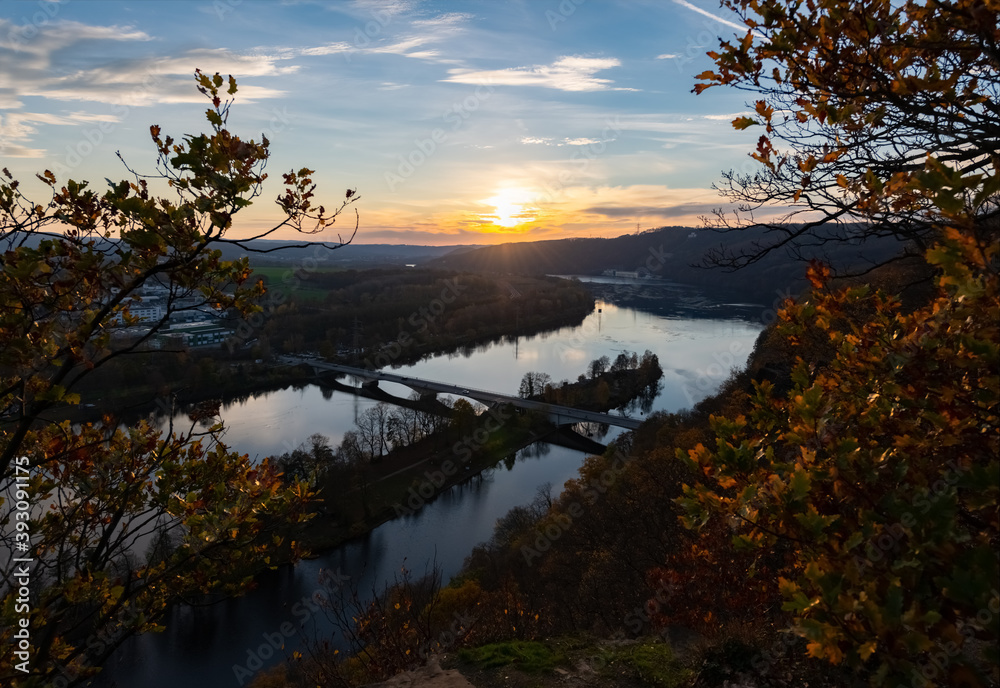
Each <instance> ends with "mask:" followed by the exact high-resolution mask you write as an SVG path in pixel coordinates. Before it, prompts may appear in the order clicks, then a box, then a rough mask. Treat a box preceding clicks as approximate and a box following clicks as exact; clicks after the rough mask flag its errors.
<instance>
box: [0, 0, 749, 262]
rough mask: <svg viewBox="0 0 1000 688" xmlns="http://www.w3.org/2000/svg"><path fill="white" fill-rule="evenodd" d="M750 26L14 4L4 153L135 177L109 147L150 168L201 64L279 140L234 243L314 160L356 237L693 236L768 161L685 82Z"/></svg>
mask: <svg viewBox="0 0 1000 688" xmlns="http://www.w3.org/2000/svg"><path fill="white" fill-rule="evenodd" d="M739 26H740V24H739V22H738V20H737V19H736V17H735V16H734V15H732V13H730V12H729V11H728V10H725V9H723V8H720V7H719V6H718V4H717V3H716V2H715V1H714V0H645V1H643V0H634V1H627V2H626V1H624V0H622V1H615V0H522V1H510V2H499V1H492V2H479V1H476V0H466V1H463V2H439V1H434V0H354V1H348V0H343V1H333V0H331V1H327V0H288V1H286V2H278V1H275V0H136V1H133V2H100V1H96V0H63V1H61V2H57V1H53V0H6V1H3V2H0V165H2V166H6V167H7V168H9V169H10V171H11V172H12V173H14V175H15V176H16V177H18V178H20V179H24V180H26V183H25V189H26V190H27V191H29V192H31V191H37V190H39V189H40V186H39V185H38V183H35V184H34V185H32V184H31V183H30V182H31V180H32V179H33V176H34V174H35V173H37V172H40V171H42V170H45V169H51V170H53V171H54V172H56V174H57V176H58V177H59V179H60V180H63V179H65V178H67V177H70V178H74V179H77V180H81V179H86V180H89V181H90V183H91V187H92V188H95V189H102V188H103V187H104V186H105V184H106V182H105V181H104V180H105V179H106V178H107V179H113V180H118V179H123V178H126V177H127V176H128V174H127V171H126V169H125V167H124V165H123V163H122V161H121V160H119V159H118V158H117V157H116V152H120V153H121V155H122V157H123V158H124V159H125V161H126V162H127V163H128V164H129V166H131V167H132V168H134V169H136V170H137V171H141V172H153V171H154V162H155V149H154V148H153V145H152V143H151V141H150V138H149V126H150V125H151V124H158V125H160V127H161V129H162V131H163V133H164V134H169V135H172V136H174V137H175V138H180V137H181V136H182V135H184V134H193V133H198V132H202V131H206V130H207V129H208V123H207V122H206V120H205V117H204V111H205V105H207V101H205V99H204V96H202V95H200V94H199V93H198V92H197V91H196V88H195V83H194V77H193V73H194V70H195V69H196V68H200V69H201V70H202V71H204V72H207V73H210V74H211V73H214V72H220V73H222V74H223V75H224V76H225V75H229V74H232V75H233V76H234V77H235V78H236V80H237V82H238V85H239V91H238V93H237V94H236V101H235V103H234V104H233V106H232V109H231V113H230V117H229V122H228V126H229V129H230V130H231V131H233V132H234V133H236V134H238V135H240V136H241V137H243V138H247V139H251V138H252V139H255V140H260V137H261V135H262V134H263V135H266V136H267V138H268V140H269V141H270V143H271V158H270V160H269V161H268V172H269V174H270V179H269V180H268V182H267V185H266V187H265V190H264V194H263V195H262V196H261V197H260V198H258V199H257V200H256V201H255V203H254V205H253V206H251V207H250V208H248V209H247V210H245V211H243V212H242V213H241V214H240V215H239V216H238V217H237V220H236V223H235V226H234V228H233V230H232V231H233V232H234V234H233V236H234V237H235V236H248V235H250V234H251V233H255V232H259V231H261V230H262V229H266V228H269V227H271V226H274V225H275V224H277V222H279V221H280V219H281V212H280V210H279V209H278V208H277V207H276V206H274V205H273V204H272V203H271V201H272V200H273V199H274V198H275V197H276V196H277V195H278V194H279V192H280V191H281V185H280V182H281V178H280V172H283V171H288V170H291V169H299V168H301V167H309V168H311V169H314V170H316V173H315V175H314V180H315V181H316V183H317V184H318V189H317V195H318V198H319V200H320V201H321V202H326V205H327V206H328V207H329V206H332V205H336V204H338V203H339V201H340V200H341V199H343V198H344V195H345V191H346V189H348V188H350V189H356V190H357V194H358V196H360V200H359V201H358V202H357V203H356V204H355V205H354V208H356V209H357V211H358V215H359V218H360V222H359V230H358V236H357V238H356V240H355V241H357V242H358V243H366V244H371V243H391V244H428V245H452V244H496V243H504V242H510V241H531V240H539V239H556V238H565V237H593V236H604V237H612V236H618V235H621V234H625V233H629V232H634V231H636V229H637V228H639V229H649V228H653V227H661V226H672V225H680V226H691V227H697V226H700V225H701V224H702V222H701V220H700V218H701V217H703V216H705V215H707V214H709V213H711V211H712V210H713V209H715V208H721V207H724V203H723V199H721V198H720V197H719V196H718V194H717V192H715V191H713V189H712V185H713V183H714V182H716V181H718V180H719V179H720V178H721V173H722V171H723V170H729V169H737V170H742V171H751V170H752V169H753V163H752V161H751V160H750V159H749V158H748V152H749V151H750V150H751V149H752V148H753V146H754V145H755V143H756V137H757V134H754V133H753V132H752V130H748V131H743V132H739V131H735V130H734V129H733V128H732V126H731V125H730V122H731V121H732V119H734V118H735V117H737V116H739V115H740V114H741V113H744V112H746V110H747V104H746V101H747V100H748V97H747V94H745V93H741V92H738V91H736V90H732V89H730V90H727V89H725V88H722V87H715V88H710V89H708V90H707V91H705V92H704V93H702V94H701V95H697V96H696V95H694V94H693V93H692V92H691V89H692V87H693V86H694V84H695V83H696V79H695V76H696V75H697V74H698V73H700V72H702V71H704V70H706V69H711V68H712V66H713V65H712V62H711V60H710V59H709V58H708V57H707V56H706V55H705V52H706V51H708V50H711V49H713V48H714V47H716V45H717V41H718V38H717V37H719V36H721V37H724V38H731V37H732V36H734V35H736V34H737V33H739V35H741V36H742V35H743V34H744V33H745V30H744V31H739ZM353 227H354V216H353V213H352V214H351V215H350V216H341V217H340V218H339V219H338V222H337V223H336V224H335V225H334V226H333V227H332V228H331V229H329V230H327V231H326V232H325V233H324V234H323V235H321V236H320V237H318V238H322V239H328V240H334V241H335V240H336V238H337V235H338V233H339V234H341V235H344V233H345V232H346V233H347V234H349V233H350V231H351V230H352V229H353ZM283 231H284V230H283ZM292 236H293V235H291V234H289V233H287V232H286V233H284V234H277V235H274V237H273V238H292ZM313 238H314V239H315V238H317V237H315V236H314V237H313Z"/></svg>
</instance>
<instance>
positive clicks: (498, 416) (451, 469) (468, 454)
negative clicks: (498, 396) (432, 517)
mask: <svg viewBox="0 0 1000 688" xmlns="http://www.w3.org/2000/svg"><path fill="white" fill-rule="evenodd" d="M483 415H487V416H489V417H488V418H487V419H486V421H485V422H484V423H483V426H482V427H480V428H476V429H475V430H474V431H473V432H472V433H470V434H468V435H466V436H465V437H463V438H462V439H461V440H459V441H457V442H455V444H453V445H452V448H451V451H452V457H453V458H450V459H445V460H444V461H443V462H442V463H441V465H440V467H439V468H438V470H434V471H425V472H424V479H423V480H421V481H420V483H419V484H418V485H416V486H411V487H410V490H409V492H407V495H406V502H405V503H400V502H397V503H395V504H393V505H392V508H393V511H394V512H395V516H396V517H399V516H409V515H411V514H414V513H416V512H417V511H420V509H422V508H423V507H424V506H425V505H426V504H427V503H428V502H429V501H430V500H431V499H433V498H434V496H435V495H436V494H437V492H438V490H440V489H441V488H442V487H444V485H445V484H446V483H447V482H448V480H450V479H451V478H453V477H454V476H455V475H457V474H458V472H459V470H460V469H461V468H462V467H463V466H464V465H465V464H466V463H467V462H468V461H470V460H471V459H472V457H473V454H474V453H475V452H476V451H478V450H479V449H482V448H483V447H484V446H486V443H487V442H488V441H489V438H490V437H491V436H492V435H493V433H495V432H496V431H497V430H499V429H500V428H502V427H503V426H504V424H506V422H507V421H508V420H510V418H511V416H512V414H511V412H510V411H508V410H507V409H506V407H504V408H497V407H490V408H489V409H487V410H486V411H484V412H483Z"/></svg>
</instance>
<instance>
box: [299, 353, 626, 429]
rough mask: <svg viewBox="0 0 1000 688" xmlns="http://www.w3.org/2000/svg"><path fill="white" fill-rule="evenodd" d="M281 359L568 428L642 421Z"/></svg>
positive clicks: (379, 373)
mask: <svg viewBox="0 0 1000 688" xmlns="http://www.w3.org/2000/svg"><path fill="white" fill-rule="evenodd" d="M284 358H285V360H287V361H290V362H292V363H300V364H306V365H309V366H312V367H313V368H315V369H317V370H328V371H330V372H334V373H343V374H345V375H353V376H354V377H357V378H361V379H363V380H373V381H379V380H384V381H385V382H395V383H398V384H401V385H405V386H406V387H409V388H410V389H412V390H414V391H416V392H419V393H421V394H456V395H459V396H463V397H469V398H471V399H475V400H476V401H480V402H482V403H484V404H487V405H489V404H501V405H503V404H513V405H514V406H516V407H518V408H523V409H528V410H529V411H539V412H541V413H545V414H547V415H548V416H549V418H550V419H551V420H553V421H554V422H555V423H557V424H559V425H568V424H572V423H607V424H608V425H615V426H618V427H620V428H627V429H629V430H635V429H636V428H638V427H639V426H640V425H642V421H641V420H638V419H635V418H626V417H625V416H612V415H610V414H607V413H598V412H597V411H584V410H582V409H575V408H572V407H569V406H559V405H557V404H547V403H545V402H543V401H532V400H530V399H522V398H521V397H512V396H510V395H507V394H499V393H497V392H490V391H487V390H483V389H475V388H472V387H462V386H460V385H452V384H448V383H447V382H435V381H434V380H424V379H422V378H417V377H406V376H405V375H396V374H395V373H386V372H383V371H380V370H365V369H363V368H354V367H352V366H345V365H340V364H338V363H327V362H326V361H318V360H315V359H306V358H298V357H294V356H285V357H284Z"/></svg>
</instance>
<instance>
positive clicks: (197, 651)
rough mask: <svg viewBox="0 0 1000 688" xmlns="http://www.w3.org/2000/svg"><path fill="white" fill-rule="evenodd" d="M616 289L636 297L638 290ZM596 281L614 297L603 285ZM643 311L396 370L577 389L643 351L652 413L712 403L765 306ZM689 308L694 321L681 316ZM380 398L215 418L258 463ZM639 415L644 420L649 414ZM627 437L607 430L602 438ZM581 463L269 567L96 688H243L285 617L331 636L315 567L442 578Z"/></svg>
mask: <svg viewBox="0 0 1000 688" xmlns="http://www.w3.org/2000/svg"><path fill="white" fill-rule="evenodd" d="M614 282H615V281H614V280H610V283H614ZM620 282H621V284H622V285H625V286H626V287H628V288H629V289H630V290H631V293H633V294H634V293H635V291H636V286H635V285H629V284H628V282H627V281H620ZM601 284H602V285H603V286H604V287H605V288H606V287H607V286H608V284H609V280H607V279H604V280H602V281H601ZM638 289H639V290H640V291H642V290H645V291H646V292H648V293H649V294H653V295H654V297H655V294H656V291H655V289H653V288H647V287H646V285H639V286H638ZM649 303H650V305H651V307H650V308H649V309H642V310H640V309H638V308H625V307H619V306H616V305H615V304H614V303H613V302H611V301H598V303H597V306H596V307H595V309H594V312H592V313H591V314H590V315H588V316H587V317H586V318H585V320H584V321H583V323H582V324H580V325H579V326H577V327H566V328H562V329H559V330H556V331H553V332H549V333H545V334H540V335H536V336H533V337H527V338H519V339H517V340H515V341H509V342H508V341H504V342H495V343H492V344H486V345H483V346H479V347H476V348H474V349H471V350H468V351H464V352H461V353H455V354H449V355H441V356H435V357H431V358H428V359H425V360H423V361H420V362H418V363H415V364H412V365H408V366H403V367H401V368H398V369H396V370H394V372H398V373H400V374H402V375H406V376H408V377H420V378H425V379H431V380H438V381H441V382H451V383H454V384H460V385H464V386H470V387H476V388H479V389H487V390H492V391H496V392H503V393H507V394H516V393H517V388H518V385H519V383H520V380H521V377H522V376H523V375H524V373H526V372H528V371H541V372H546V373H548V374H549V375H551V376H552V379H553V380H554V381H557V382H558V381H560V380H564V379H567V380H575V379H576V378H577V376H579V375H580V374H582V373H584V372H585V370H586V368H587V365H588V363H589V362H590V361H591V360H593V359H595V358H598V357H600V356H608V357H609V358H610V359H612V360H614V358H615V356H617V355H618V354H619V353H621V352H622V351H623V350H628V351H636V352H638V353H639V354H640V355H641V354H642V352H643V351H645V350H646V349H649V350H651V351H652V352H653V353H655V354H656V355H657V356H658V357H659V360H660V365H661V367H662V368H663V372H664V376H663V379H662V389H661V391H660V393H659V394H658V395H657V397H656V398H655V399H654V400H653V403H652V407H651V411H677V410H680V409H682V408H688V407H690V406H691V405H692V404H694V403H695V402H697V401H699V400H700V399H702V398H704V397H705V396H708V395H709V394H710V393H712V392H713V391H714V390H715V389H716V388H717V387H718V385H719V384H720V383H721V382H722V381H723V380H724V379H725V378H726V377H728V375H729V372H730V369H731V368H733V367H739V366H742V365H743V364H744V363H745V361H746V359H747V356H748V355H749V353H750V351H751V350H752V348H753V344H754V341H755V340H756V337H757V335H758V333H759V332H760V330H761V329H762V325H761V323H760V317H761V313H762V307H760V306H753V305H747V304H729V305H728V306H726V307H725V308H720V304H706V303H705V302H704V301H703V300H701V301H699V300H698V299H696V298H693V297H689V300H688V301H687V302H684V303H689V304H690V303H697V304H699V306H698V308H696V309H693V310H692V309H690V308H688V309H687V310H685V308H687V307H682V308H681V309H680V310H678V309H677V308H671V309H666V310H665V309H664V308H662V307H660V306H659V305H657V304H658V303H659V301H658V300H657V299H656V298H653V297H650V299H649ZM675 305H676V304H675ZM682 306H683V303H682ZM688 311H690V312H691V315H685V313H686V312H688ZM706 315H709V316H711V317H705V316H706ZM380 386H382V387H383V388H384V389H386V391H389V392H390V393H392V394H397V395H400V396H407V395H408V394H409V392H410V390H409V389H408V388H405V387H401V386H398V385H393V384H389V383H380ZM374 403H375V402H374V401H370V400H367V399H363V398H358V397H355V396H353V395H350V394H344V393H340V392H331V391H330V390H328V389H326V390H324V389H321V388H320V387H318V386H314V385H310V386H306V387H303V388H299V389H296V388H287V389H284V390H279V391H273V392H268V393H265V394H260V395H257V396H255V397H252V398H250V399H247V400H245V401H242V402H239V403H234V404H231V405H228V406H224V407H223V409H222V412H221V414H222V418H223V420H224V422H225V425H226V427H227V431H226V437H225V439H226V442H227V443H228V444H229V445H230V446H231V447H233V448H236V449H239V450H240V451H244V452H248V453H249V454H250V455H251V456H253V457H260V456H267V455H270V454H275V453H283V452H285V451H288V450H289V449H291V448H294V447H295V446H296V445H298V444H299V443H300V442H302V441H303V440H304V439H305V438H306V437H308V436H309V435H311V434H313V433H316V432H318V433H322V434H324V435H326V436H327V437H329V438H330V440H331V443H332V444H334V445H336V444H339V442H340V440H341V438H342V437H343V434H344V433H345V432H346V431H347V430H350V429H351V428H352V427H353V423H354V418H356V417H357V414H358V413H360V412H363V411H364V410H365V409H366V408H368V407H369V406H370V405H373V404H374ZM632 415H633V416H635V417H640V416H641V415H642V411H635V412H633V414H632ZM620 432H621V431H620V430H618V429H615V428H612V429H611V430H610V432H609V433H608V435H607V436H605V437H604V438H603V441H605V442H606V441H608V440H609V439H611V438H613V437H614V436H616V435H617V434H618V433H620ZM583 459H584V455H583V454H581V453H579V452H575V451H572V450H569V449H565V448H562V447H556V446H551V445H547V444H536V445H533V446H531V447H528V448H526V449H525V450H522V451H521V452H518V455H517V460H516V462H515V463H514V464H513V466H512V467H511V468H509V469H508V468H505V467H504V465H502V464H501V465H500V466H499V467H498V468H495V469H492V470H490V471H487V472H486V473H484V474H483V475H482V476H481V477H480V478H475V479H472V480H471V481H469V482H467V483H465V484H463V485H459V486H456V487H454V488H452V489H451V490H449V491H448V492H446V493H444V494H443V495H441V496H440V497H439V498H438V499H436V500H434V501H433V502H431V503H430V504H428V505H426V506H425V507H424V508H423V509H421V510H420V511H418V512H417V513H415V514H413V515H411V516H407V517H404V518H399V519H396V520H393V521H390V522H388V523H385V524H383V525H382V526H380V527H378V528H376V529H375V530H374V531H373V532H371V533H370V534H369V535H368V536H366V537H364V538H362V539H359V540H356V541H352V542H350V543H348V544H346V545H343V546H341V547H339V548H337V549H335V550H333V551H331V552H328V553H326V554H324V555H322V556H320V557H318V558H316V559H313V560H309V561H304V562H301V563H299V564H298V565H297V566H295V567H290V566H286V567H283V568H282V569H280V570H278V571H275V572H269V573H268V574H266V575H264V576H262V577H261V578H260V579H259V582H258V583H259V584H258V586H257V588H256V589H255V590H254V591H252V592H251V593H249V594H248V595H246V596H245V597H243V598H240V599H238V600H231V601H226V602H223V603H220V604H217V605H213V606H210V607H206V608H199V609H191V608H180V609H177V610H175V611H173V612H172V613H171V615H170V618H169V619H168V620H167V622H166V624H167V630H166V631H165V632H164V633H162V634H155V635H154V634H148V635H145V636H142V637H139V638H137V639H133V640H131V641H129V642H128V643H127V644H126V645H125V646H123V648H122V650H121V651H120V652H119V653H117V655H116V656H115V658H114V659H113V660H112V662H111V663H110V664H109V665H108V666H107V667H106V668H105V671H104V672H103V673H104V676H103V678H102V680H101V682H100V683H102V684H104V685H114V684H116V685H118V686H122V687H123V688H124V687H132V686H143V687H145V688H168V687H169V688H174V687H175V686H185V687H186V688H198V687H201V686H206V687H209V686H211V687H213V688H216V687H222V686H233V687H234V688H235V687H236V686H240V685H241V683H240V680H239V678H241V677H243V676H244V673H243V672H240V671H237V670H235V669H236V667H246V666H247V665H248V664H249V667H250V668H251V669H253V668H256V667H257V664H256V659H255V658H260V659H261V661H262V664H263V665H264V666H269V665H273V664H274V663H276V662H279V661H281V657H282V656H284V654H287V653H290V652H291V651H292V650H293V649H296V648H298V647H301V638H300V637H298V636H295V637H291V638H286V639H284V643H285V647H284V650H283V651H279V652H273V653H270V652H269V651H268V649H267V648H269V647H270V645H269V644H268V640H267V639H268V637H270V638H271V639H275V638H280V631H279V629H280V628H281V627H282V625H283V624H286V623H288V622H290V623H291V624H293V625H294V626H295V627H296V628H298V629H300V631H301V632H302V633H304V634H305V635H306V636H308V637H323V636H324V635H328V634H329V632H330V624H329V622H328V621H327V620H326V619H325V618H324V615H323V614H322V613H321V612H316V611H314V610H313V609H311V606H310V605H309V604H308V603H306V601H307V600H308V598H309V597H310V596H311V595H313V593H315V592H316V591H317V590H318V589H319V587H318V585H319V584H318V577H319V573H320V570H326V571H327V572H328V573H331V574H333V575H334V576H336V577H339V578H338V579H339V580H342V581H345V582H344V585H350V586H357V587H358V589H359V590H361V591H362V592H366V591H371V589H372V588H373V586H375V587H378V588H381V586H382V585H383V583H384V582H385V581H387V580H391V579H392V578H393V576H394V575H396V574H398V572H399V571H400V569H401V567H404V566H405V567H406V568H408V569H410V570H412V571H414V572H415V573H417V574H421V573H423V572H424V570H425V569H426V567H428V566H429V565H430V564H431V563H432V562H436V564H437V566H438V567H439V568H440V569H441V571H442V573H443V575H444V579H445V581H447V579H448V578H449V577H450V576H452V575H454V574H455V573H457V572H458V570H459V569H460V568H461V566H462V562H463V560H464V559H465V557H466V556H467V555H468V554H469V552H470V551H471V550H472V548H473V547H474V546H475V545H476V544H477V543H479V542H482V541H484V540H486V539H488V538H489V537H490V535H491V534H492V529H493V524H494V523H495V521H496V519H497V518H499V517H500V516H503V515H504V514H505V513H506V512H507V511H508V510H509V509H511V508H512V507H514V506H517V505H519V504H524V503H527V502H529V501H531V499H532V498H533V497H534V495H535V493H536V490H537V488H538V487H539V486H540V485H543V484H545V483H550V484H551V485H553V486H554V488H553V492H558V490H559V488H560V487H561V486H562V484H563V483H564V482H565V481H566V480H568V479H570V478H572V477H574V476H575V475H576V472H577V469H578V468H579V466H580V464H581V462H582V460H583ZM286 628H288V626H286ZM275 634H277V635H275ZM111 681H113V682H114V683H113V684H112V683H110V682H111ZM243 685H245V683H244V684H243Z"/></svg>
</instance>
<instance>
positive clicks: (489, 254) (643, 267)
mask: <svg viewBox="0 0 1000 688" xmlns="http://www.w3.org/2000/svg"><path fill="white" fill-rule="evenodd" d="M755 238H759V235H756V236H755V235H754V234H752V233H750V232H743V233H740V234H720V233H718V232H710V231H707V230H699V229H692V228H690V227H661V228H659V229H651V230H647V231H645V232H642V233H639V234H626V235H622V236H619V237H616V238H614V239H590V238H586V239H583V238H581V239H556V240H551V241H532V242H524V243H517V244H502V245H499V246H488V247H483V248H477V249H475V250H466V251H462V252H455V253H450V254H448V255H445V256H442V257H440V258H437V259H435V260H433V261H431V262H430V263H429V264H428V265H427V267H434V268H446V269H451V270H462V271H474V272H488V273H513V274H524V275H542V274H547V275H600V274H602V273H604V272H605V271H608V270H614V271H616V272H617V273H618V274H619V276H621V273H625V275H624V276H627V277H633V276H638V277H640V278H642V277H653V278H659V279H664V280H668V281H671V282H677V283H680V284H687V285H692V286H697V287H699V288H701V289H704V290H706V291H709V292H713V293H717V294H720V295H722V294H724V295H726V296H729V297H733V296H742V297H746V298H749V297H754V298H757V299H758V300H759V299H763V298H767V300H768V301H770V299H771V298H773V292H774V290H775V289H787V288H793V289H794V288H796V287H798V286H801V284H802V283H804V281H805V280H804V276H805V270H806V265H805V264H804V263H803V262H802V261H800V260H796V259H795V258H794V257H792V256H789V255H788V254H786V253H785V252H783V251H776V252H774V253H772V254H771V255H769V256H768V257H767V258H764V259H763V260H761V261H759V262H758V263H755V264H754V265H752V266H750V267H747V268H745V269H743V270H740V271H737V272H725V271H722V270H720V269H705V268H699V267H694V265H696V264H698V263H700V262H701V260H702V258H703V257H704V256H705V254H706V253H707V252H708V251H709V250H710V249H712V248H717V247H719V246H720V245H723V243H724V242H725V245H726V246H728V247H730V248H732V249H735V250H738V249H739V248H740V247H741V246H747V247H749V245H750V243H751V242H752V241H753V240H754V239H755ZM737 240H738V241H737ZM901 248H902V247H901V245H900V244H899V243H898V242H896V241H893V240H884V241H877V242H876V241H871V242H868V243H866V244H865V245H864V247H863V248H861V247H858V246H850V245H836V246H835V245H830V246H828V247H827V253H828V255H826V256H825V258H826V259H828V260H830V261H831V262H833V264H834V265H836V266H838V267H848V266H855V267H856V266H859V265H865V264H866V261H868V262H871V261H883V260H885V259H887V258H890V257H892V256H894V255H896V254H897V253H899V251H900V250H901Z"/></svg>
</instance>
